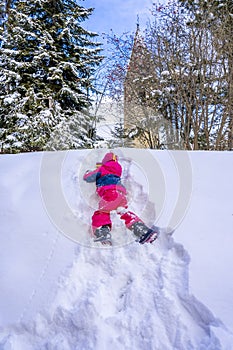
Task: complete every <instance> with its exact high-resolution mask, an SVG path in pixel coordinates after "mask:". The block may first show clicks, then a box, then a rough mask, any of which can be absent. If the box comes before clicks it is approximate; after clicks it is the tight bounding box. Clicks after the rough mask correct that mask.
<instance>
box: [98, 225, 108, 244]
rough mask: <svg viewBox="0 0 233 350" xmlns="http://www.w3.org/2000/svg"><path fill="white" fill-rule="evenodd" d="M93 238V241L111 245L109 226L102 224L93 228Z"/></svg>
mask: <svg viewBox="0 0 233 350" xmlns="http://www.w3.org/2000/svg"><path fill="white" fill-rule="evenodd" d="M94 235H95V237H96V238H95V239H94V242H100V243H102V244H103V245H111V244H112V241H111V233H110V226H109V225H104V226H101V227H99V228H97V229H96V230H95V233H94Z"/></svg>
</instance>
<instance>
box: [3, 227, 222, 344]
mask: <svg viewBox="0 0 233 350" xmlns="http://www.w3.org/2000/svg"><path fill="white" fill-rule="evenodd" d="M212 326H214V327H221V326H222V323H221V322H220V321H219V320H218V319H216V318H215V317H214V316H213V314H212V313H211V312H210V311H209V310H208V309H207V308H206V307H205V306H204V305H203V304H202V303H201V302H200V301H198V300H197V299H196V298H195V297H194V296H192V295H190V293H189V255H188V253H187V252H186V251H185V249H184V248H183V246H182V245H181V244H177V243H175V242H174V239H173V238H172V237H171V236H170V235H168V234H166V232H165V230H163V231H162V232H161V234H160V238H159V239H158V241H157V242H156V245H150V246H149V245H147V246H140V245H138V244H137V243H135V244H130V245H127V246H125V247H122V248H118V249H91V250H90V249H89V248H86V247H77V249H76V255H75V259H74V262H73V265H72V267H70V268H69V270H68V271H66V273H65V274H64V275H63V277H62V278H61V279H60V282H59V286H58V289H57V295H56V298H55V300H54V302H53V303H52V305H51V308H50V310H48V312H46V313H42V314H38V315H37V317H36V319H35V320H34V321H32V322H30V323H26V324H21V325H18V326H14V327H13V328H11V329H10V330H9V329H8V330H5V331H4V335H2V336H1V342H0V345H1V349H3V350H8V349H12V350H13V349H14V350H18V349H24V350H32V349H34V350H39V349H51V350H55V349H56V350H73V349H85V350H89V349H90V350H91V349H109V348H111V349H122V348H124V349H126V350H131V349H165V350H171V349H179V350H182V349H184V350H186V349H195V350H196V349H199V350H201V349H203V350H207V349H212V350H218V349H222V348H221V344H220V341H219V339H218V338H217V336H216V335H215V333H214V331H213V330H212ZM32 344H33V347H32Z"/></svg>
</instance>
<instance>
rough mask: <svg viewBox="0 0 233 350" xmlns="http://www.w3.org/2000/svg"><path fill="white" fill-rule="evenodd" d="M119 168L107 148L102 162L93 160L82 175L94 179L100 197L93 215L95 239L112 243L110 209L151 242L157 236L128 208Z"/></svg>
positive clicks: (145, 240)
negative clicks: (94, 167) (93, 168)
mask: <svg viewBox="0 0 233 350" xmlns="http://www.w3.org/2000/svg"><path fill="white" fill-rule="evenodd" d="M121 174H122V168H121V165H120V164H119V162H118V158H117V156H116V155H115V154H114V153H112V152H109V153H107V154H106V155H105V156H104V158H103V160H102V162H101V163H96V169H95V170H93V171H89V170H88V171H87V172H86V173H85V175H84V177H83V179H84V180H85V181H87V182H95V183H96V192H97V194H98V196H99V197H100V200H99V208H98V210H96V211H95V212H94V214H93V216H92V229H93V233H94V236H95V239H94V241H95V242H101V243H102V244H111V233H110V231H111V228H112V222H111V218H110V213H111V211H113V210H116V212H117V214H119V215H120V218H121V219H122V220H124V222H125V225H126V227H127V228H128V229H129V230H131V231H132V232H133V233H134V234H135V236H136V237H137V241H138V242H139V243H141V244H144V243H146V242H149V243H152V242H153V241H154V240H155V239H156V238H157V232H155V231H154V230H153V229H150V228H149V227H147V226H146V225H145V224H144V222H143V221H142V220H141V219H140V218H139V217H138V216H137V215H135V214H134V213H133V212H131V211H129V210H128V209H127V208H128V204H127V192H126V188H125V187H124V186H123V185H122V183H121Z"/></svg>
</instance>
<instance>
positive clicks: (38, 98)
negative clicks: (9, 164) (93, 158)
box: [0, 0, 102, 152]
mask: <svg viewBox="0 0 233 350" xmlns="http://www.w3.org/2000/svg"><path fill="white" fill-rule="evenodd" d="M1 5H2V6H1V7H2V8H5V14H4V17H3V20H2V22H0V55H1V60H0V66H1V67H0V90H1V95H0V118H1V119H0V141H1V148H2V151H4V152H16V151H32V150H41V149H44V148H45V147H46V144H47V142H48V140H49V138H50V134H51V132H52V131H53V130H54V128H55V127H56V126H57V125H59V126H60V127H59V128H58V130H57V136H58V137H60V138H61V135H63V132H62V130H61V126H63V127H64V126H65V128H66V129H67V128H68V129H69V125H70V124H71V125H72V126H71V129H75V142H72V140H71V143H68V144H67V143H66V142H67V139H65V140H64V142H65V143H66V144H65V145H63V148H65V147H66V148H68V147H69V146H70V145H74V144H76V145H77V142H76V141H77V139H79V138H80V142H78V144H79V146H80V147H81V146H85V145H86V142H87V140H88V137H89V136H91V133H92V130H91V128H92V126H91V124H92V123H91V118H90V117H89V116H88V115H87V114H86V113H84V114H82V113H81V111H82V110H83V109H85V108H86V107H88V105H89V104H90V97H89V92H90V90H91V89H92V88H93V84H92V74H93V72H94V70H95V68H96V66H97V65H98V64H99V62H100V61H101V59H102V57H101V56H100V51H101V48H100V44H98V43H97V42H96V41H95V37H96V36H97V35H96V34H95V33H91V32H89V31H86V30H85V29H83V28H82V26H81V24H80V23H81V22H82V21H84V20H86V19H87V18H88V17H89V16H90V14H91V13H92V10H93V9H85V8H84V7H82V6H79V5H78V4H77V1H76V0H56V1H51V0H27V1H22V0H20V1H19V0H12V1H11V2H10V5H9V6H8V9H7V10H6V2H5V1H1ZM80 116H82V117H80ZM85 116H86V118H85ZM59 130H60V134H59V132H58V131H59ZM88 142H89V143H90V140H88Z"/></svg>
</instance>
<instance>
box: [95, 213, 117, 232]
mask: <svg viewBox="0 0 233 350" xmlns="http://www.w3.org/2000/svg"><path fill="white" fill-rule="evenodd" d="M106 225H108V226H109V227H110V228H111V227H112V222H111V218H110V213H109V212H105V211H102V210H96V211H95V212H94V214H93V216H92V229H93V233H95V230H96V229H97V228H99V227H101V226H106Z"/></svg>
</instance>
